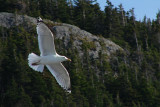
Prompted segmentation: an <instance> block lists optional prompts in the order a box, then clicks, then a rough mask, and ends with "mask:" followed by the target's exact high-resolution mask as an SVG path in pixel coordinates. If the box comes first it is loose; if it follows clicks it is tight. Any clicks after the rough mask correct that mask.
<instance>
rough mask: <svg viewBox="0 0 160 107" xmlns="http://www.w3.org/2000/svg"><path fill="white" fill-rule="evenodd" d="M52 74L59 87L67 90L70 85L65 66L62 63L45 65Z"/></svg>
mask: <svg viewBox="0 0 160 107" xmlns="http://www.w3.org/2000/svg"><path fill="white" fill-rule="evenodd" d="M46 66H47V68H48V69H49V71H50V72H51V73H52V75H53V76H54V77H55V79H56V80H57V82H58V83H59V85H60V86H61V87H63V88H64V89H66V90H67V91H68V92H70V91H69V89H70V86H71V83H70V77H69V74H68V72H67V70H66V68H65V67H64V66H63V65H62V63H56V64H52V65H46Z"/></svg>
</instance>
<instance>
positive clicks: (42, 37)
mask: <svg viewBox="0 0 160 107" xmlns="http://www.w3.org/2000/svg"><path fill="white" fill-rule="evenodd" d="M37 34H38V43H39V50H40V52H41V56H46V55H51V54H52V55H53V54H56V50H55V45H54V36H53V34H52V32H51V31H50V29H49V28H48V27H47V26H46V25H45V24H44V23H43V22H38V23H37Z"/></svg>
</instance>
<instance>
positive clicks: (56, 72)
mask: <svg viewBox="0 0 160 107" xmlns="http://www.w3.org/2000/svg"><path fill="white" fill-rule="evenodd" d="M36 29H37V34H38V44H39V50H40V53H41V54H40V56H38V55H36V54H34V53H30V54H29V55H28V64H29V66H30V67H31V68H32V69H33V70H35V71H39V72H43V69H44V66H46V67H47V68H48V70H49V71H50V72H51V74H52V75H53V76H54V77H55V79H56V81H57V82H58V84H59V85H60V86H61V87H62V88H63V89H65V90H66V91H67V92H69V93H71V90H70V87H71V83H70V77H69V73H68V72H67V70H66V68H65V67H64V66H63V65H62V63H61V62H63V61H71V59H69V58H67V57H66V56H61V55H59V54H57V52H56V50H55V45H54V36H53V33H52V32H51V30H50V29H49V28H48V27H47V26H46V24H44V22H43V20H42V19H41V18H40V17H39V18H38V19H37V27H36Z"/></svg>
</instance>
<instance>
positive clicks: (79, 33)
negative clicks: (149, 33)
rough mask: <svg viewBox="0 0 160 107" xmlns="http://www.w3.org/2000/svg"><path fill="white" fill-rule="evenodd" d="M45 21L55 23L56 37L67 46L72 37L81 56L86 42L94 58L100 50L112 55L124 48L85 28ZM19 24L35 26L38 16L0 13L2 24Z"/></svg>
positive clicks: (0, 23)
mask: <svg viewBox="0 0 160 107" xmlns="http://www.w3.org/2000/svg"><path fill="white" fill-rule="evenodd" d="M45 22H47V23H52V24H53V25H55V26H54V27H53V31H54V33H55V39H61V40H62V39H63V40H64V44H65V46H66V47H67V45H68V43H69V41H70V38H72V39H73V46H72V47H73V48H76V49H77V50H78V52H79V56H80V57H83V55H84V53H83V50H82V45H83V44H84V43H86V44H88V45H89V47H88V52H89V55H90V57H92V58H98V57H99V52H101V53H102V54H104V55H107V56H111V55H112V54H113V53H116V52H117V51H120V50H123V49H122V48H121V47H120V46H118V45H116V44H115V43H113V42H112V41H110V40H108V39H105V38H103V37H99V36H95V35H93V34H91V33H89V32H87V31H85V30H81V29H80V28H78V27H76V26H73V25H70V24H65V23H56V22H52V21H49V20H45ZM18 25H26V26H27V27H28V26H29V27H33V26H35V25H36V18H33V17H29V16H26V15H17V14H13V13H6V12H2V13H0V26H2V27H6V28H10V27H13V26H18Z"/></svg>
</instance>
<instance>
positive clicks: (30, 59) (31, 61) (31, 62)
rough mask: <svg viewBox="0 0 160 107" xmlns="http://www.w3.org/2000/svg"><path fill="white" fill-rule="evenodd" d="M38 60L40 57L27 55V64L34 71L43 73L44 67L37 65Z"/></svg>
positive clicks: (31, 54)
mask: <svg viewBox="0 0 160 107" xmlns="http://www.w3.org/2000/svg"><path fill="white" fill-rule="evenodd" d="M40 59H41V58H40V56H38V55H36V54H34V53H30V54H29V55H28V64H29V66H30V67H31V68H32V69H34V70H35V71H40V72H43V69H44V65H41V64H39V62H40Z"/></svg>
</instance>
